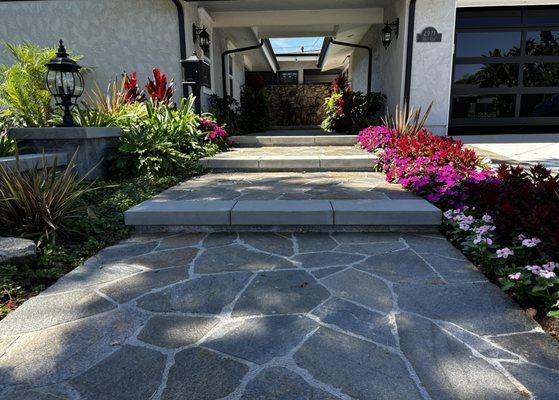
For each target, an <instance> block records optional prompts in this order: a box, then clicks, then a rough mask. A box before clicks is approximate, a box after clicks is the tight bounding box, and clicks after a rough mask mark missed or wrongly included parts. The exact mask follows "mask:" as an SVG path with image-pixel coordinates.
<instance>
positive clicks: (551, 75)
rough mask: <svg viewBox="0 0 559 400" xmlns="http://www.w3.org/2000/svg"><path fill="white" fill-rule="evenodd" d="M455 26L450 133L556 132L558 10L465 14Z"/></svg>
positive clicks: (460, 14)
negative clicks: (483, 129) (480, 129)
mask: <svg viewBox="0 0 559 400" xmlns="http://www.w3.org/2000/svg"><path fill="white" fill-rule="evenodd" d="M456 26H457V28H456V36H455V46H456V47H455V48H456V51H455V56H454V71H453V82H452V103H451V113H450V115H451V117H450V130H451V132H464V130H463V128H464V127H476V128H478V127H484V126H486V127H489V126H493V127H496V128H498V131H499V132H502V131H504V130H505V127H507V126H508V127H509V128H510V130H512V129H513V127H514V129H518V127H521V128H522V127H540V128H543V127H545V126H547V127H548V129H549V130H556V126H557V125H559V7H510V8H497V7H493V8H477V9H476V8H470V9H462V10H458V12H457V21H456ZM454 128H459V129H454ZM540 131H541V130H540ZM471 132H472V133H476V132H475V130H473V128H472V130H471Z"/></svg>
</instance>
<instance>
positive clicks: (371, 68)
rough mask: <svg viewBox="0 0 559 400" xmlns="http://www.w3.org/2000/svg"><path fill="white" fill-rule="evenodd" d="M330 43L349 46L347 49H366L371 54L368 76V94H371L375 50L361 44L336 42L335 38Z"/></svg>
mask: <svg viewBox="0 0 559 400" xmlns="http://www.w3.org/2000/svg"><path fill="white" fill-rule="evenodd" d="M330 43H332V44H337V45H338V46H347V47H353V48H356V49H365V50H367V51H368V52H369V68H368V74H367V93H371V83H372V77H373V49H371V48H370V47H369V46H363V45H361V44H353V43H346V42H338V41H337V40H334V39H333V38H330Z"/></svg>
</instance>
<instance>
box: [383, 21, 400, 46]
mask: <svg viewBox="0 0 559 400" xmlns="http://www.w3.org/2000/svg"><path fill="white" fill-rule="evenodd" d="M399 34H400V18H396V19H395V20H394V22H392V23H389V22H388V21H386V24H385V25H384V28H382V31H381V37H382V45H383V46H384V48H385V49H387V48H388V46H390V43H392V40H394V37H396V38H398V35H399Z"/></svg>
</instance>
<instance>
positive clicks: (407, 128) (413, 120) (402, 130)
mask: <svg viewBox="0 0 559 400" xmlns="http://www.w3.org/2000/svg"><path fill="white" fill-rule="evenodd" d="M432 108H433V103H431V104H430V105H429V107H428V108H427V111H425V113H423V112H422V109H421V107H419V108H417V109H416V108H414V107H410V106H409V105H408V104H407V103H404V105H403V106H402V107H401V106H400V105H397V106H396V111H395V112H394V116H392V115H387V116H385V117H384V118H382V124H383V125H384V126H386V127H388V128H389V129H390V130H391V131H393V132H395V134H396V135H397V136H413V135H416V134H417V133H418V132H419V131H421V130H422V129H423V128H424V126H425V123H426V122H427V118H429V114H431V109H432Z"/></svg>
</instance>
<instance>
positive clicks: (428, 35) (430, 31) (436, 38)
mask: <svg viewBox="0 0 559 400" xmlns="http://www.w3.org/2000/svg"><path fill="white" fill-rule="evenodd" d="M442 40H443V34H442V33H439V31H437V29H435V28H433V27H432V26H429V27H427V28H425V29H423V31H422V32H421V33H418V34H417V41H418V42H420V43H435V42H442Z"/></svg>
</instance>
